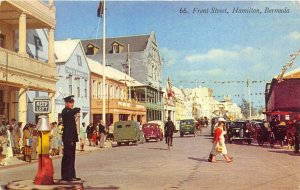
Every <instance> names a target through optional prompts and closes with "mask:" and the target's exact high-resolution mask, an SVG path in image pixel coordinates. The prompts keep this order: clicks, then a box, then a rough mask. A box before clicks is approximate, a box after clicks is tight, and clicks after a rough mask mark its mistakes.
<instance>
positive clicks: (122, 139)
mask: <svg viewBox="0 0 300 190" xmlns="http://www.w3.org/2000/svg"><path fill="white" fill-rule="evenodd" d="M114 139H115V141H116V142H117V144H118V145H121V144H122V143H125V144H126V145H129V143H130V142H131V143H134V144H136V145H137V144H138V143H143V142H144V141H145V138H144V133H143V131H141V130H140V124H139V122H137V121H118V122H115V123H114Z"/></svg>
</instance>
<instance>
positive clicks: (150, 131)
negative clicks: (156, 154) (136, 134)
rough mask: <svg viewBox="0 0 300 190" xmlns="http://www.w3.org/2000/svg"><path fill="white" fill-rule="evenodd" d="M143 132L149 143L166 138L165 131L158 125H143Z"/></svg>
mask: <svg viewBox="0 0 300 190" xmlns="http://www.w3.org/2000/svg"><path fill="white" fill-rule="evenodd" d="M142 130H143V133H144V136H145V139H146V141H147V142H148V141H149V140H151V139H154V140H156V141H157V142H158V141H162V140H163V138H164V135H163V131H162V129H161V128H160V127H159V125H158V124H157V123H145V124H143V125H142Z"/></svg>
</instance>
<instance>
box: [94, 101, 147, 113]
mask: <svg viewBox="0 0 300 190" xmlns="http://www.w3.org/2000/svg"><path fill="white" fill-rule="evenodd" d="M105 103H106V109H120V110H131V111H146V105H145V103H142V102H137V101H133V100H131V101H130V100H119V99H109V100H107V99H106V102H105ZM91 106H92V107H91V108H92V109H102V99H92V100H91Z"/></svg>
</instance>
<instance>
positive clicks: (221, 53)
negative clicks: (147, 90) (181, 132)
mask: <svg viewBox="0 0 300 190" xmlns="http://www.w3.org/2000/svg"><path fill="white" fill-rule="evenodd" d="M55 4H56V21H57V25H56V31H55V37H56V40H63V39H67V38H79V39H89V38H96V37H98V38H102V20H100V25H99V26H100V27H99V28H98V22H99V18H98V17H97V14H96V11H97V7H98V1H55ZM212 9H218V10H220V12H222V11H224V12H225V13H212ZM241 9H246V10H247V11H248V13H235V12H234V11H236V10H241ZM266 9H268V10H274V9H280V10H281V11H282V12H281V13H275V12H273V13H271V12H265V10H266ZM194 10H195V11H194ZM198 10H199V12H198ZM200 10H202V12H201V11H200ZM207 10H208V11H207ZM253 10H257V12H258V13H252V12H255V11H253ZM205 11H206V12H205ZM251 11H252V12H251ZM106 18H107V21H106V22H107V23H106V24H107V25H106V35H107V37H117V36H130V35H140V34H150V33H151V32H152V31H154V32H155V34H156V39H157V42H158V46H159V50H160V53H161V56H162V58H163V61H164V63H163V64H164V65H163V84H165V83H166V80H167V78H168V77H170V79H171V81H172V85H173V86H177V87H196V86H197V87H209V88H212V89H213V91H214V96H215V97H216V99H218V100H222V99H223V97H224V96H225V95H231V96H232V98H233V100H234V102H236V103H238V104H239V103H240V102H241V99H242V98H245V99H246V100H249V96H248V95H249V94H248V93H249V91H250V94H252V95H250V99H251V102H253V105H254V106H255V107H260V106H264V104H265V103H264V91H265V84H266V82H269V81H271V79H272V78H273V77H274V76H277V75H278V74H279V73H280V72H281V68H282V66H283V65H285V64H286V63H287V62H288V61H289V60H290V54H292V53H295V52H297V51H298V50H299V49H300V43H299V42H300V6H299V4H298V3H296V2H294V1H282V2H278V1H276V2H275V1H272V2H266V1H247V2H246V1H219V2H216V1H189V2H188V1H108V2H107V17H106ZM97 28H98V32H97ZM299 62H300V60H299V58H296V60H295V63H294V65H293V67H292V68H291V69H289V70H288V71H290V70H293V69H295V68H297V67H299V66H300V64H299ZM247 80H249V81H250V82H249V84H250V85H249V88H247V85H246V82H245V81H247Z"/></svg>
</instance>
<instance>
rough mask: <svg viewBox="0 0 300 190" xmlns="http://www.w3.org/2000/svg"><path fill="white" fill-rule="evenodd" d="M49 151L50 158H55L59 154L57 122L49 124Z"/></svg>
mask: <svg viewBox="0 0 300 190" xmlns="http://www.w3.org/2000/svg"><path fill="white" fill-rule="evenodd" d="M50 127H51V132H50V150H51V156H56V155H58V154H59V151H58V144H59V129H58V127H57V122H52V123H51V124H50Z"/></svg>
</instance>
